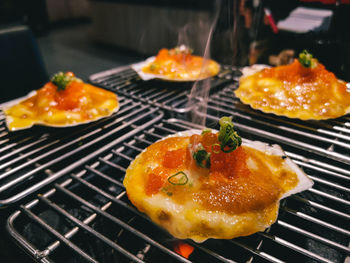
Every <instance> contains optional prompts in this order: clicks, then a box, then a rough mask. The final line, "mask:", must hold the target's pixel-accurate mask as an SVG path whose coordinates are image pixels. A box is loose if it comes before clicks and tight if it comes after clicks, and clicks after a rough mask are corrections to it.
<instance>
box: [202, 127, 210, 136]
mask: <svg viewBox="0 0 350 263" xmlns="http://www.w3.org/2000/svg"><path fill="white" fill-rule="evenodd" d="M207 133H211V129H209V128H205V129H204V130H203V131H202V135H204V134H207Z"/></svg>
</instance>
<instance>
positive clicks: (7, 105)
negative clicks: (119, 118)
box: [0, 90, 119, 131]
mask: <svg viewBox="0 0 350 263" xmlns="http://www.w3.org/2000/svg"><path fill="white" fill-rule="evenodd" d="M35 94H36V91H35V90H34V91H31V92H29V93H28V95H26V96H24V97H20V98H17V99H14V100H11V101H8V102H5V103H3V104H0V110H2V111H3V112H4V114H5V116H6V119H5V121H6V126H7V128H8V130H9V131H20V130H25V129H29V128H31V127H33V126H34V125H40V126H47V127H54V128H67V127H74V126H78V125H82V124H88V123H90V122H95V121H97V120H100V119H103V118H106V117H109V116H111V115H112V114H114V113H116V112H117V111H118V110H119V102H118V105H117V107H115V108H114V109H113V111H111V112H110V113H109V114H108V115H105V116H100V117H98V118H96V119H91V120H86V121H83V122H76V123H69V124H61V125H59V124H52V123H46V122H43V121H36V122H33V123H32V124H30V125H28V126H25V127H20V128H14V129H10V128H9V127H10V123H11V122H12V121H13V117H12V116H10V115H8V114H6V113H5V111H6V110H7V109H8V108H11V107H12V106H14V105H16V104H19V103H21V102H22V101H24V100H26V99H28V98H30V97H32V96H34V95H35ZM117 100H118V97H117Z"/></svg>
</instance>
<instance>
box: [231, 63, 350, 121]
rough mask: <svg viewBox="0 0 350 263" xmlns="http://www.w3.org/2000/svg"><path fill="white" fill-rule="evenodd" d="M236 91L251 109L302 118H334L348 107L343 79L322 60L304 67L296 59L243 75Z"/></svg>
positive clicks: (347, 96) (348, 96) (347, 95)
mask: <svg viewBox="0 0 350 263" xmlns="http://www.w3.org/2000/svg"><path fill="white" fill-rule="evenodd" d="M235 95H236V96H237V97H238V98H239V99H240V100H241V101H242V102H243V103H245V104H248V105H250V106H251V107H252V108H254V109H257V110H261V111H263V112H266V113H273V114H276V115H281V116H286V117H289V118H298V119H301V120H309V119H313V120H324V119H331V118H337V117H340V116H343V115H345V114H347V113H349V111H350V92H348V91H347V90H346V83H345V82H344V81H341V80H338V79H337V78H336V77H335V76H334V74H333V73H331V72H328V71H327V70H326V69H325V68H324V67H323V65H321V64H318V66H317V67H316V68H314V69H309V68H307V69H305V68H303V66H301V65H300V63H299V62H298V61H297V60H296V61H295V62H294V63H293V64H291V65H287V66H280V67H275V68H267V69H263V70H261V71H259V72H257V73H255V74H252V75H249V76H244V77H242V78H241V79H240V86H239V88H238V89H237V90H236V91H235Z"/></svg>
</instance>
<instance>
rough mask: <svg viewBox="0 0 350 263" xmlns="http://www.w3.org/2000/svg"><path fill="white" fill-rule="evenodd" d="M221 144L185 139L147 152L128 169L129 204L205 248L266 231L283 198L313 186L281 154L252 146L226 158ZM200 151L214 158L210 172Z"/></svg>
mask: <svg viewBox="0 0 350 263" xmlns="http://www.w3.org/2000/svg"><path fill="white" fill-rule="evenodd" d="M186 135H187V136H186ZM218 143H219V142H218V138H217V134H214V133H206V134H204V135H199V134H198V133H195V134H193V133H192V134H191V133H187V134H185V135H182V136H173V137H169V138H166V139H164V140H161V141H158V142H157V143H155V144H153V145H151V146H149V147H148V148H147V149H146V150H145V151H144V152H143V153H141V154H140V155H139V156H138V157H137V158H136V159H135V160H134V161H133V163H132V164H131V165H130V166H129V168H128V169H127V172H126V177H125V180H124V185H125V186H126V190H127V194H128V197H129V199H130V201H131V202H132V203H133V204H134V205H135V206H136V207H137V208H138V209H139V210H140V211H143V212H145V213H146V214H147V215H149V216H150V217H151V219H152V220H153V221H154V222H156V223H157V224H159V225H161V226H163V227H164V228H166V229H167V230H168V231H169V232H170V233H171V234H173V235H174V236H175V237H178V238H192V239H193V240H195V241H198V242H202V241H204V240H206V239H207V238H234V237H237V236H242V235H243V236H244V235H250V234H252V233H255V232H257V231H262V230H264V229H265V228H266V227H268V226H269V225H271V224H272V223H273V222H274V221H275V220H276V218H277V213H278V206H279V200H280V199H281V198H282V197H285V196H287V195H288V194H289V193H292V192H293V193H294V192H295V191H296V189H297V190H301V189H305V188H306V187H310V186H311V184H312V183H311V181H310V180H309V179H306V180H301V179H300V177H303V178H304V179H305V178H306V176H305V174H303V172H302V171H301V170H300V169H299V168H297V167H296V166H295V165H294V166H293V165H290V163H289V162H291V161H290V160H289V159H288V158H285V156H284V155H282V153H283V152H282V151H281V150H279V148H278V150H277V152H278V154H277V155H276V153H273V151H271V152H269V151H270V150H269V148H266V147H267V146H266V145H265V144H263V145H264V147H265V148H266V149H267V150H266V151H264V150H263V151H262V150H261V149H264V147H261V143H260V144H259V143H254V142H251V143H243V145H242V146H240V147H238V148H237V149H236V150H234V151H232V152H230V153H224V152H222V151H219V150H218V149H217V148H216V147H218V146H217V145H218ZM255 146H257V147H255ZM198 147H200V148H201V149H202V148H204V149H205V150H206V151H207V152H208V153H209V154H210V168H202V167H200V166H198V163H197V162H196V160H195V159H194V158H193V153H194V151H196V150H197V149H198ZM255 148H257V149H255ZM270 148H273V147H270ZM274 150H275V148H274ZM287 159H288V162H287V161H286V160H287ZM173 176H175V178H176V179H177V181H175V182H176V183H174V181H172V180H173V179H174V178H173ZM169 178H171V181H170V180H169Z"/></svg>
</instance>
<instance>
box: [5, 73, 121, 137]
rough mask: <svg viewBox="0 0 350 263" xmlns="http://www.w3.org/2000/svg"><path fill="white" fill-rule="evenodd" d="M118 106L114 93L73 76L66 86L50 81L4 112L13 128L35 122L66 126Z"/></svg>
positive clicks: (106, 114)
mask: <svg viewBox="0 0 350 263" xmlns="http://www.w3.org/2000/svg"><path fill="white" fill-rule="evenodd" d="M118 106H119V105H118V100H117V96H116V95H115V94H114V93H112V92H110V91H106V90H104V89H101V88H97V87H95V86H92V85H90V84H86V83H83V82H82V81H80V80H74V81H72V82H70V83H69V84H68V85H67V86H66V87H65V88H64V89H58V87H57V86H56V85H55V84H53V83H52V82H48V83H47V84H45V86H44V87H43V88H41V89H39V90H37V91H36V92H35V94H34V95H33V96H30V97H28V98H27V99H24V100H22V101H20V102H19V103H16V104H15V105H13V106H11V107H9V108H6V109H5V111H4V112H5V114H6V122H7V126H8V128H9V130H12V131H13V130H19V129H25V128H29V127H31V126H33V125H34V124H41V125H46V126H55V127H56V126H57V127H65V126H72V125H77V124H81V123H87V122H90V121H94V120H97V119H99V118H102V117H106V116H109V115H111V114H112V113H113V112H115V111H116V110H117V109H118Z"/></svg>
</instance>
